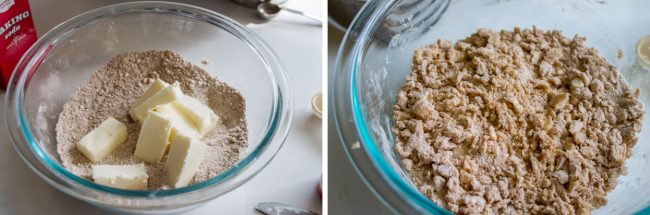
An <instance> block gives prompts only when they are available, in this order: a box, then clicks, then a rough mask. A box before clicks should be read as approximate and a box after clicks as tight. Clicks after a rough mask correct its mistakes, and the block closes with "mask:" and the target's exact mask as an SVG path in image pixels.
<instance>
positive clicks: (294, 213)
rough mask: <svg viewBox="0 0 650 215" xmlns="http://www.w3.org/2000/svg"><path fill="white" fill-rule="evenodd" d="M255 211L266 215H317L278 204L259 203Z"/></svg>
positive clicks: (302, 209)
mask: <svg viewBox="0 0 650 215" xmlns="http://www.w3.org/2000/svg"><path fill="white" fill-rule="evenodd" d="M255 209H256V210H257V211H259V212H262V213H264V214H266V215H318V214H317V213H314V212H313V211H310V210H307V209H304V208H298V207H294V206H291V205H287V204H283V203H278V202H261V203H258V204H257V206H255Z"/></svg>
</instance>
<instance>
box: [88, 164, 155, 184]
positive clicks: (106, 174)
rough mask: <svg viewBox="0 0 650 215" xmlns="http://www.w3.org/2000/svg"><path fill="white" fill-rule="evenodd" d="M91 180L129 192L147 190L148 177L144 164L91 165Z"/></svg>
mask: <svg viewBox="0 0 650 215" xmlns="http://www.w3.org/2000/svg"><path fill="white" fill-rule="evenodd" d="M92 168H93V173H92V174H93V180H94V181H95V183H97V184H101V185H105V186H109V187H114V188H120V189H129V190H144V189H147V180H148V179H149V175H147V171H146V170H145V168H144V164H135V165H93V167H92Z"/></svg>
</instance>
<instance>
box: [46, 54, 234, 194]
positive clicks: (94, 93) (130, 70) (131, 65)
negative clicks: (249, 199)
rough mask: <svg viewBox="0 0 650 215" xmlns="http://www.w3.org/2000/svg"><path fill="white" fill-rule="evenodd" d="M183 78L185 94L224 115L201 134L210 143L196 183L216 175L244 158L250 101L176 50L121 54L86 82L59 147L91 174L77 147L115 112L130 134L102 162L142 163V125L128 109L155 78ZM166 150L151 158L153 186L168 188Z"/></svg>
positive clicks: (70, 104) (62, 122)
mask: <svg viewBox="0 0 650 215" xmlns="http://www.w3.org/2000/svg"><path fill="white" fill-rule="evenodd" d="M157 78H159V79H161V80H163V81H165V82H167V83H170V84H171V83H174V82H178V83H179V84H180V86H181V89H182V91H183V93H184V94H185V95H189V96H192V97H194V98H196V99H198V100H200V101H201V102H203V103H204V104H206V105H208V106H209V107H210V108H212V110H214V112H215V113H216V114H217V115H218V116H219V117H220V119H221V120H220V121H219V124H218V125H217V127H216V128H215V129H214V130H212V131H211V132H209V133H208V134H206V136H205V137H203V138H202V139H201V141H202V142H203V143H205V144H206V145H207V146H208V151H207V152H206V153H205V156H204V158H203V162H202V163H201V165H200V167H199V170H198V171H197V172H196V174H195V175H194V180H193V182H192V183H191V184H193V183H198V182H202V181H205V180H207V179H209V178H212V177H214V176H216V175H218V174H220V173H222V172H223V171H225V170H227V169H229V168H230V167H232V166H233V165H234V164H235V163H236V162H237V161H238V160H239V152H240V148H245V147H246V146H247V129H246V116H245V110H246V105H245V101H244V98H243V97H242V95H241V94H240V93H239V92H238V91H237V90H235V89H234V88H232V87H230V86H229V85H228V84H226V83H224V82H222V81H219V80H217V79H216V78H214V77H212V76H211V75H210V74H208V73H207V72H206V71H204V70H203V69H201V68H199V67H197V66H195V65H193V64H191V63H189V62H187V61H185V60H184V59H183V58H182V57H181V56H180V55H178V54H176V53H174V52H171V51H146V52H130V53H124V54H120V55H118V56H116V57H114V58H113V59H111V60H110V61H109V62H108V63H107V64H106V65H104V66H103V67H102V68H101V69H100V70H99V71H97V72H96V73H95V74H93V75H92V76H91V77H90V80H88V81H87V82H86V83H85V84H83V85H81V86H80V87H79V88H78V89H77V90H76V91H75V92H74V93H73V94H72V95H71V96H70V98H69V100H68V101H67V102H66V103H65V104H64V106H63V111H62V112H61V114H60V115H59V121H58V123H57V125H56V139H57V142H58V144H57V152H58V153H59V156H60V158H61V162H62V164H63V166H64V167H66V168H67V169H68V170H69V171H71V172H72V173H74V174H76V175H79V176H81V177H85V178H87V179H89V180H92V179H91V172H92V171H91V166H92V165H93V163H91V162H90V161H89V160H88V159H87V158H86V157H84V156H83V155H82V154H81V153H80V152H79V150H77V148H76V144H77V142H79V140H80V139H81V138H82V137H83V136H84V135H86V134H87V133H88V132H90V131H91V130H93V129H94V128H96V127H97V126H98V125H99V124H101V123H102V122H103V121H104V120H105V119H106V118H108V117H110V116H112V117H114V118H115V119H117V120H119V121H120V122H122V123H124V124H125V125H126V126H127V128H128V138H127V140H126V142H125V143H123V144H122V145H120V146H119V147H118V148H117V149H116V150H115V151H113V152H112V153H111V154H109V155H108V156H107V157H106V158H104V159H103V160H102V161H100V162H97V163H96V164H113V165H121V164H138V163H142V162H143V161H140V160H138V159H137V158H135V157H134V156H133V152H134V150H135V145H136V142H137V140H138V134H139V133H140V128H141V126H142V125H141V124H140V123H139V122H137V121H132V120H131V119H130V118H129V116H128V110H129V107H130V106H131V104H132V103H133V101H135V99H137V98H138V97H140V95H142V93H144V91H145V90H146V89H147V88H148V87H149V85H150V84H151V83H152V82H153V81H154V80H155V79H157ZM166 157H167V156H166V155H165V156H164V157H163V159H162V160H161V161H160V162H159V163H157V164H150V163H145V168H146V170H147V174H148V175H149V180H148V184H147V186H148V189H149V190H156V189H168V188H170V186H169V185H167V184H166V181H167V178H166V170H165V160H166Z"/></svg>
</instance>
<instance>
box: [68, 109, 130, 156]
mask: <svg viewBox="0 0 650 215" xmlns="http://www.w3.org/2000/svg"><path fill="white" fill-rule="evenodd" d="M127 136H128V134H127V131H126V125H124V123H122V122H120V121H118V120H116V119H115V118H113V117H108V119H106V120H104V122H102V124H100V125H99V126H98V127H97V128H95V129H93V130H92V131H91V132H90V133H88V134H86V136H84V137H82V138H81V140H80V141H79V143H77V149H78V150H79V151H80V152H81V154H83V155H84V156H86V158H88V160H90V161H91V162H93V163H94V162H97V161H100V160H102V159H104V158H105V157H106V156H108V154H110V153H111V152H112V151H113V150H115V149H116V148H117V147H118V146H120V145H121V144H122V143H124V141H126V137H127Z"/></svg>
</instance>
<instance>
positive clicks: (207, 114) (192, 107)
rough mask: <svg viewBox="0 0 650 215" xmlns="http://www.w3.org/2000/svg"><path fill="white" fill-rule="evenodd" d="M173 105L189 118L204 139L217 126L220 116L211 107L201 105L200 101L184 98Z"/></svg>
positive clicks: (188, 97)
mask: <svg viewBox="0 0 650 215" xmlns="http://www.w3.org/2000/svg"><path fill="white" fill-rule="evenodd" d="M172 104H174V106H176V107H177V108H178V109H179V110H181V111H182V112H183V113H184V114H185V115H186V116H188V117H189V118H190V119H191V120H192V122H194V125H195V126H196V128H197V129H198V131H199V135H200V136H201V137H203V136H204V135H205V134H207V133H208V132H210V131H211V130H212V129H214V128H215V127H216V126H217V122H219V116H217V114H215V113H214V111H212V109H211V108H210V107H208V106H207V105H205V104H203V103H201V101H199V100H198V99H195V98H192V97H190V96H183V97H181V98H179V99H178V100H176V101H174V102H173V103H172Z"/></svg>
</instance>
